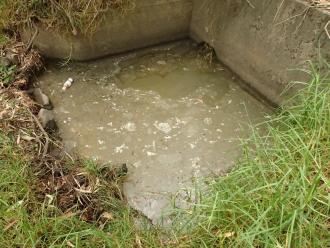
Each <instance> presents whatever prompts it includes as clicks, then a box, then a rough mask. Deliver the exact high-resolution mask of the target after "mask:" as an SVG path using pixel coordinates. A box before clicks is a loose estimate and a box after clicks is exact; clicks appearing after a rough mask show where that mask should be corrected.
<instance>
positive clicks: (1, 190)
mask: <svg viewBox="0 0 330 248" xmlns="http://www.w3.org/2000/svg"><path fill="white" fill-rule="evenodd" d="M326 73H329V70H327V71H326ZM321 74H322V75H323V76H320V75H321ZM311 75H312V77H313V79H312V80H311V82H309V83H308V84H306V88H305V89H303V90H302V91H300V92H299V93H298V94H297V95H296V96H295V97H294V98H293V99H291V101H289V104H288V105H287V107H283V109H280V110H278V112H277V113H276V114H275V115H274V116H272V117H270V119H269V121H267V122H265V123H262V124H261V126H262V127H263V128H262V129H265V131H264V132H263V133H262V134H260V133H259V132H254V133H253V135H252V137H251V138H250V139H249V140H247V141H246V142H244V145H243V148H244V153H243V156H242V157H241V158H240V160H239V162H238V163H237V166H236V167H235V169H233V170H232V171H231V172H229V173H228V175H227V176H224V177H219V178H212V179H208V180H206V181H207V186H206V187H205V188H204V189H203V190H201V192H202V193H201V194H200V195H198V198H199V199H201V200H200V202H199V203H198V204H196V205H194V206H193V207H192V209H189V210H178V211H177V212H176V215H175V217H176V218H177V220H179V222H181V223H183V224H181V225H179V224H177V225H176V224H175V225H174V227H173V233H171V234H169V233H167V235H166V236H164V233H163V232H160V231H159V230H157V229H156V228H149V229H145V230H139V229H138V228H137V227H136V226H135V225H134V218H135V216H136V215H137V213H135V212H134V211H132V210H131V209H130V208H129V207H128V206H127V205H126V204H125V202H122V201H119V200H118V199H114V198H113V197H112V194H111V193H109V192H110V191H109V188H107V187H104V188H101V189H100V192H99V200H100V201H101V202H102V206H103V208H104V209H105V210H106V211H108V212H110V213H111V214H112V215H113V217H114V218H113V219H112V220H111V221H109V223H108V224H106V225H105V226H104V228H103V229H102V228H100V226H99V223H97V222H95V223H87V222H84V221H82V220H81V219H79V218H78V217H77V216H65V215H63V213H62V212H61V211H60V210H59V209H57V208H56V207H55V206H54V205H53V204H52V203H51V202H49V200H47V198H46V200H45V201H42V202H40V200H38V199H39V198H38V195H37V193H36V192H37V191H36V190H35V186H36V185H38V178H37V176H36V175H35V171H34V169H33V168H34V165H33V164H31V161H30V160H29V155H28V154H23V153H22V151H21V150H20V149H19V148H18V147H17V146H16V144H15V143H14V142H13V140H12V139H10V138H8V137H7V136H6V135H7V134H4V133H2V132H1V131H0V247H70V246H72V245H74V246H75V247H138V248H139V247H165V246H166V247H242V248H246V247H247V248H248V247H288V248H289V247H297V248H303V247H306V248H307V247H308V248H309V247H329V244H330V232H329V229H330V218H329V216H330V195H329V194H330V181H329V180H330V152H329V151H330V79H329V74H326V75H324V73H320V72H318V71H317V70H316V69H313V71H311ZM85 167H86V169H87V171H89V172H90V173H91V175H93V176H101V174H102V173H101V174H100V171H99V169H98V167H97V166H95V164H93V163H91V162H86V163H85ZM175 223H177V222H175ZM164 237H167V238H166V240H167V242H165V241H164Z"/></svg>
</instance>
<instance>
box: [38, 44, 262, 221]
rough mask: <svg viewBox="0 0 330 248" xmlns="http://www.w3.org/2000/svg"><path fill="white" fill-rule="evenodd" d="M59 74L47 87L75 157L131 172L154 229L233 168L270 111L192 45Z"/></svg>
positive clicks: (131, 189) (49, 77)
mask: <svg viewBox="0 0 330 248" xmlns="http://www.w3.org/2000/svg"><path fill="white" fill-rule="evenodd" d="M49 68H50V69H49V70H48V71H47V73H45V74H44V76H43V78H41V80H40V85H41V87H42V88H43V90H44V91H45V92H46V93H47V94H48V95H49V96H50V98H51V101H52V103H53V105H54V107H55V114H56V118H57V122H58V125H59V128H60V133H61V136H62V137H63V140H64V142H65V144H66V148H67V149H68V150H71V149H73V150H75V151H77V152H79V153H80V154H82V155H84V156H86V157H90V158H93V159H97V160H100V161H103V162H112V163H127V164H128V166H129V175H128V178H127V180H126V182H125V184H124V193H125V194H126V197H127V199H128V202H129V203H130V204H131V205H132V206H133V207H134V208H136V209H138V210H140V211H142V212H143V213H144V214H145V215H146V216H148V217H149V218H150V219H152V220H154V221H157V220H158V219H159V217H160V216H161V213H162V210H164V209H166V207H168V205H169V202H170V199H171V196H172V195H173V194H175V193H176V192H177V191H178V190H180V189H182V188H184V187H186V186H187V185H190V182H191V180H192V179H193V178H196V177H197V178H198V177H200V176H203V175H208V174H210V173H221V172H224V171H225V170H227V169H228V168H230V167H231V166H232V165H233V163H234V161H235V159H236V158H237V156H238V155H239V152H240V151H239V149H238V144H239V138H240V137H245V136H246V135H248V134H249V129H248V124H251V123H254V122H257V121H260V120H262V119H263V116H264V113H265V112H267V111H268V109H267V107H266V106H265V105H264V104H262V103H261V102H260V101H258V100H256V99H255V98H254V97H252V96H251V95H250V94H248V93H247V92H245V91H244V90H242V89H241V88H240V87H239V86H238V85H239V83H240V82H238V80H237V79H235V78H234V75H232V74H231V73H230V72H229V71H227V70H226V69H225V68H223V67H222V66H221V64H214V65H212V66H210V65H208V63H207V62H206V61H205V60H204V59H203V55H202V54H201V53H200V52H199V49H198V48H197V47H196V46H195V45H194V44H193V43H191V42H189V41H184V42H179V43H173V44H170V45H165V46H160V47H157V48H153V49H146V50H142V51H139V52H136V53H132V54H128V55H124V56H118V57H112V58H106V59H103V60H99V61H95V62H89V63H75V64H71V65H69V66H66V67H58V66H56V65H53V66H50V67H49ZM68 77H72V78H73V79H74V80H75V82H74V84H73V86H72V87H71V88H70V89H68V90H67V91H62V85H63V82H64V81H65V80H66V79H67V78H68Z"/></svg>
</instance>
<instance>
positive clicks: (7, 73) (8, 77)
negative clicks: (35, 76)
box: [0, 65, 16, 88]
mask: <svg viewBox="0 0 330 248" xmlns="http://www.w3.org/2000/svg"><path fill="white" fill-rule="evenodd" d="M15 73H16V65H12V66H9V67H7V66H1V65H0V88H1V87H8V86H10V84H11V83H12V82H13V81H14V79H15Z"/></svg>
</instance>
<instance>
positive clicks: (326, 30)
mask: <svg viewBox="0 0 330 248" xmlns="http://www.w3.org/2000/svg"><path fill="white" fill-rule="evenodd" d="M329 24H330V20H329V21H328V22H327V24H325V26H324V31H325V33H326V34H327V36H328V38H329V39H330V33H329V30H328V26H329Z"/></svg>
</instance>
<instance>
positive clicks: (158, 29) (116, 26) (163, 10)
mask: <svg viewBox="0 0 330 248" xmlns="http://www.w3.org/2000/svg"><path fill="white" fill-rule="evenodd" d="M191 13H192V2H191V0H138V1H136V7H135V8H134V9H133V10H131V11H129V12H128V13H127V14H124V15H111V16H110V15H109V16H108V17H106V21H105V23H103V24H102V26H101V27H100V29H99V30H98V31H97V32H96V33H95V34H94V35H92V36H91V37H83V36H79V35H78V36H73V35H64V34H59V33H56V32H53V31H51V30H44V29H42V28H40V29H39V33H38V35H37V37H36V39H35V40H34V45H35V46H37V47H38V48H39V50H40V51H41V52H42V53H43V54H44V55H46V56H48V57H54V58H67V57H70V58H71V59H73V60H90V59H95V58H99V57H102V56H106V55H109V54H115V53H120V52H125V51H128V50H132V49H135V48H142V47H146V46H150V45H155V44H157V43H161V42H166V41H171V40H176V39H179V38H183V37H188V35H189V26H190V20H191ZM33 33H34V31H33V30H32V31H28V30H25V32H23V35H22V36H23V39H24V40H29V38H30V37H32V34H33Z"/></svg>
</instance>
